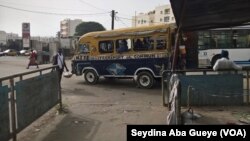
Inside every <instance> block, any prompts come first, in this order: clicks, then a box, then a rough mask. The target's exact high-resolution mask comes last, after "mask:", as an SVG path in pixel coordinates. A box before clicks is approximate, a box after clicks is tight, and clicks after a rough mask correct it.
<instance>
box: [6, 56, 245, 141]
mask: <svg viewBox="0 0 250 141" xmlns="http://www.w3.org/2000/svg"><path fill="white" fill-rule="evenodd" d="M21 63H22V62H21ZM21 63H20V64H21ZM68 63H69V64H68V66H70V62H68ZM2 65H3V64H2ZM6 65H10V64H6ZM13 66H14V65H13ZM25 67H26V62H25V61H23V63H22V64H21V66H20V67H19V66H15V69H14V70H21V71H27V70H26V69H25ZM39 67H40V66H39ZM42 67H43V66H41V68H42ZM4 68H5V67H4ZM6 68H7V67H6ZM22 69H23V70H22ZM1 72H2V73H5V72H4V71H1ZM7 73H9V71H8V70H6V74H7ZM62 88H63V89H62V97H63V105H64V107H65V109H67V113H64V114H58V112H57V108H58V107H57V106H56V107H54V108H52V109H51V110H50V111H49V112H47V113H46V114H45V115H43V116H42V117H41V118H39V119H38V120H36V121H35V122H34V123H32V124H31V125H30V126H29V127H27V128H26V129H24V130H23V131H22V132H21V133H19V134H18V141H117V140H119V141H126V126H127V125H128V124H147V125H148V124H160V125H165V124H166V118H167V115H168V108H167V107H164V106H163V105H162V96H161V85H160V84H159V83H158V84H156V86H155V87H154V88H153V89H139V88H136V86H135V84H134V83H133V81H132V80H105V79H100V82H99V83H98V84H97V85H88V84H86V83H85V81H84V79H83V76H78V77H77V76H72V77H71V78H68V79H67V78H63V79H62ZM192 109H193V112H194V113H195V114H199V115H201V118H199V119H197V120H192V121H189V122H190V123H189V124H250V106H249V105H248V106H240V107H235V106H231V107H192ZM186 110H187V108H185V107H183V108H182V112H185V111H186Z"/></svg>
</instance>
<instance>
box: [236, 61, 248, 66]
mask: <svg viewBox="0 0 250 141" xmlns="http://www.w3.org/2000/svg"><path fill="white" fill-rule="evenodd" d="M234 62H235V63H236V64H240V65H244V64H247V65H250V61H234Z"/></svg>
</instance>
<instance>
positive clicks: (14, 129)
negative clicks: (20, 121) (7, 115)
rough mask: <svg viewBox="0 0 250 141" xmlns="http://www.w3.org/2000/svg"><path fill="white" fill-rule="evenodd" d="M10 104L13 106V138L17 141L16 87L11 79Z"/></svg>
mask: <svg viewBox="0 0 250 141" xmlns="http://www.w3.org/2000/svg"><path fill="white" fill-rule="evenodd" d="M10 90H11V91H10V92H11V93H10V104H11V124H12V138H13V141H16V136H17V135H16V134H17V131H16V130H17V129H16V110H15V87H14V78H11V79H10Z"/></svg>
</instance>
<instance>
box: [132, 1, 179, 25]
mask: <svg viewBox="0 0 250 141" xmlns="http://www.w3.org/2000/svg"><path fill="white" fill-rule="evenodd" d="M161 23H166V24H170V23H175V18H174V14H173V11H172V8H171V5H170V4H167V5H162V6H157V7H155V9H154V10H152V11H149V12H147V13H140V14H139V15H136V16H133V17H132V27H138V26H147V25H155V24H161Z"/></svg>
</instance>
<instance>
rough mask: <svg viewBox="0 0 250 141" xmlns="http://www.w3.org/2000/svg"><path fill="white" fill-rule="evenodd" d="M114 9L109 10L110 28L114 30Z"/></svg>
mask: <svg viewBox="0 0 250 141" xmlns="http://www.w3.org/2000/svg"><path fill="white" fill-rule="evenodd" d="M114 20H115V10H112V11H111V30H114Z"/></svg>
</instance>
